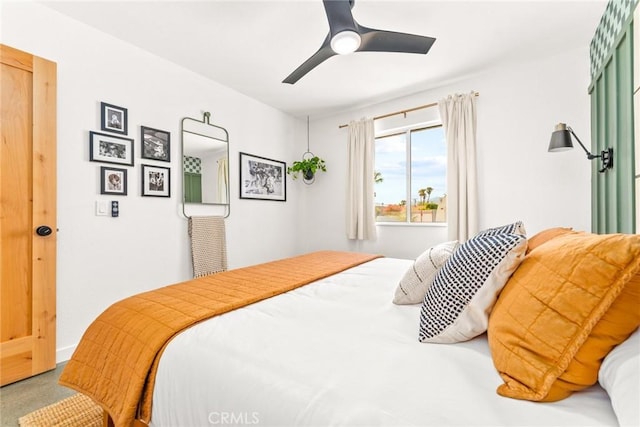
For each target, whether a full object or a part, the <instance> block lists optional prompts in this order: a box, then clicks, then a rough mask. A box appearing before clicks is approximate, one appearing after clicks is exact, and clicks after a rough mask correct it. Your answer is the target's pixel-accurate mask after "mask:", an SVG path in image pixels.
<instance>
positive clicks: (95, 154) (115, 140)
mask: <svg viewBox="0 0 640 427" xmlns="http://www.w3.org/2000/svg"><path fill="white" fill-rule="evenodd" d="M89 160H91V161H92V162H102V163H116V164H119V165H127V166H133V139H131V138H122V137H121V136H113V135H107V134H106V133H100V132H93V131H90V132H89Z"/></svg>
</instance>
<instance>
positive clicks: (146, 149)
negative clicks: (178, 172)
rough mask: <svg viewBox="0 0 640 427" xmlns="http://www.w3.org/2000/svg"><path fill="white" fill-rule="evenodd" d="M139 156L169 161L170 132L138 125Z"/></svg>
mask: <svg viewBox="0 0 640 427" xmlns="http://www.w3.org/2000/svg"><path fill="white" fill-rule="evenodd" d="M140 141H141V142H140V143H141V145H142V147H141V150H142V151H141V154H140V157H142V158H143V159H149V160H159V161H162V162H170V161H171V133H170V132H167V131H165V130H160V129H154V128H150V127H147V126H140Z"/></svg>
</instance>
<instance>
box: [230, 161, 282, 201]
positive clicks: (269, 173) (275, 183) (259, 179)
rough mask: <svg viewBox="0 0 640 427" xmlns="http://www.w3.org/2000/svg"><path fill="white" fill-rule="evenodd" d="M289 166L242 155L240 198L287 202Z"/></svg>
mask: <svg viewBox="0 0 640 427" xmlns="http://www.w3.org/2000/svg"><path fill="white" fill-rule="evenodd" d="M286 171H287V164H286V163H285V162H280V161H278V160H271V159H267V158H264V157H259V156H254V155H252V154H247V153H240V198H241V199H258V200H277V201H280V202H286V201H287V180H286V177H285V172H286Z"/></svg>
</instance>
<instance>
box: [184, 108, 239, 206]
mask: <svg viewBox="0 0 640 427" xmlns="http://www.w3.org/2000/svg"><path fill="white" fill-rule="evenodd" d="M210 117H211V114H210V113H209V112H205V113H204V116H203V119H202V120H196V119H192V118H190V117H185V118H183V119H182V129H181V131H182V178H183V181H182V182H183V185H182V201H183V202H184V203H185V204H186V203H197V204H205V205H224V206H229V133H228V132H227V130H226V129H225V128H223V127H220V126H216V125H213V124H211V123H209V119H210ZM185 216H186V215H185Z"/></svg>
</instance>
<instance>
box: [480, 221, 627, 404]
mask: <svg viewBox="0 0 640 427" xmlns="http://www.w3.org/2000/svg"><path fill="white" fill-rule="evenodd" d="M639 275H640V235H622V234H611V235H595V234H588V233H575V232H572V233H567V234H563V235H560V236H557V237H555V238H554V239H552V240H550V241H548V242H546V243H545V244H544V245H541V246H539V247H538V248H537V249H536V250H535V251H532V252H531V253H530V254H529V256H527V257H526V258H525V259H524V261H523V262H522V263H521V264H520V266H519V267H518V269H517V270H516V271H515V272H514V274H513V275H512V276H511V279H510V280H509V282H507V284H506V286H505V287H504V289H503V291H502V293H501V294H500V296H499V298H498V301H497V303H496V305H495V307H494V309H493V311H492V313H491V316H490V318H489V329H488V338H489V346H490V348H491V355H492V357H493V362H494V365H495V367H496V369H497V370H498V372H499V373H500V376H501V377H502V379H503V380H504V384H503V385H501V386H499V387H498V394H500V395H502V396H507V397H512V398H516V399H526V400H534V401H555V400H560V399H564V398H565V397H568V396H569V395H570V394H571V393H572V391H574V390H579V389H582V388H585V387H588V386H590V385H592V384H594V383H595V382H596V381H597V375H598V370H599V368H600V364H601V363H602V359H604V357H605V356H606V355H607V353H609V351H611V349H613V347H615V346H616V345H617V344H619V343H621V342H622V341H624V340H625V339H626V338H627V337H628V336H629V335H630V334H631V333H632V332H633V331H634V330H635V329H636V328H637V327H638V326H639V325H640V310H638V306H639V304H640V277H639Z"/></svg>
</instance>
